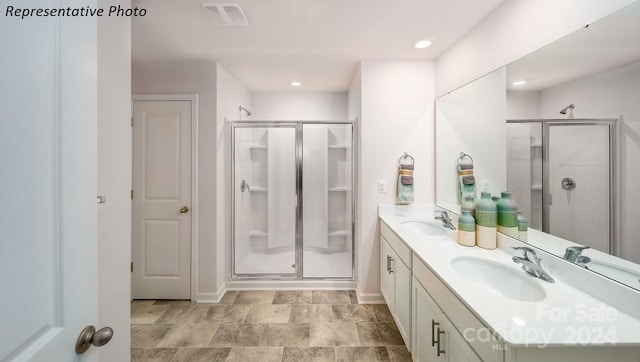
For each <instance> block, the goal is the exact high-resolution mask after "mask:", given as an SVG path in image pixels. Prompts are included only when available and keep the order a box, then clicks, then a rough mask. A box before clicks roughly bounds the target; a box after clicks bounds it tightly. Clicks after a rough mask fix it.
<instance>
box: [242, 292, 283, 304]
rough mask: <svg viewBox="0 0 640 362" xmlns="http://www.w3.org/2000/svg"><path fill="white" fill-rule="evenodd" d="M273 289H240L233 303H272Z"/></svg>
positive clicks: (274, 293)
mask: <svg viewBox="0 0 640 362" xmlns="http://www.w3.org/2000/svg"><path fill="white" fill-rule="evenodd" d="M275 295H276V292H275V291H260V290H242V291H240V292H238V296H237V297H236V299H235V300H234V301H233V304H273V298H274V297H275Z"/></svg>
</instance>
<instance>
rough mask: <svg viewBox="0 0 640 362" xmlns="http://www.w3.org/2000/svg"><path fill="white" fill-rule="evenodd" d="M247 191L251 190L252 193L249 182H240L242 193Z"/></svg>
mask: <svg viewBox="0 0 640 362" xmlns="http://www.w3.org/2000/svg"><path fill="white" fill-rule="evenodd" d="M245 190H249V191H251V189H250V188H249V184H248V183H247V181H245V180H242V181H241V182H240V191H242V192H245Z"/></svg>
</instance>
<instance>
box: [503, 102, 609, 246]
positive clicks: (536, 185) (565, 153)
mask: <svg viewBox="0 0 640 362" xmlns="http://www.w3.org/2000/svg"><path fill="white" fill-rule="evenodd" d="M571 106H573V104H571V105H569V106H568V107H566V108H565V109H563V111H566V110H569V109H572V107H571ZM615 124H616V120H615V119H571V120H566V119H532V120H508V121H507V154H508V157H507V189H508V190H509V191H511V193H512V196H513V197H514V199H515V200H516V202H517V203H518V206H519V208H520V209H521V210H522V211H523V215H524V216H525V217H527V219H528V220H529V225H530V226H531V227H532V228H533V229H538V230H541V231H544V232H547V233H550V234H552V235H555V236H559V237H561V238H564V239H568V240H572V241H574V242H577V243H579V244H582V245H584V246H588V247H591V248H592V249H595V250H599V251H602V252H605V253H615V251H616V250H615V247H614V243H615V240H614V236H615V235H614V232H613V229H614V222H613V221H614V220H613V213H612V210H614V209H615V193H614V189H615V179H614V176H615V172H614V171H615V158H614V152H613V150H614V149H615V147H616V146H615V141H616V139H615V136H614V135H615Z"/></svg>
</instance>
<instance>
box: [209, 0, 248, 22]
mask: <svg viewBox="0 0 640 362" xmlns="http://www.w3.org/2000/svg"><path fill="white" fill-rule="evenodd" d="M202 7H203V8H204V9H205V10H207V13H209V14H210V15H211V16H212V17H213V19H214V21H215V24H216V25H229V26H239V25H249V22H248V21H247V17H246V16H245V15H244V12H243V11H242V9H240V6H238V4H233V3H203V4H202Z"/></svg>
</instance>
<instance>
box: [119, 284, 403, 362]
mask: <svg viewBox="0 0 640 362" xmlns="http://www.w3.org/2000/svg"><path fill="white" fill-rule="evenodd" d="M131 343H132V346H131V347H132V348H131V360H132V362H141V361H145V362H152V361H153V362H161V361H170V362H182V361H190V362H192V361H193V362H196V361H207V362H208V361H239V362H251V361H259V362H271V361H278V362H280V361H282V362H285V361H286V362H294V361H295V362H299V361H300V362H301V361H318V362H320V361H341V362H342V361H345V362H346V361H366V362H374V361H398V362H404V361H407V362H410V361H411V355H410V354H409V352H408V351H407V348H406V347H405V345H404V342H403V340H402V337H401V336H400V333H399V332H398V329H397V327H396V325H395V323H394V321H393V317H392V316H391V314H390V313H389V309H388V308H387V306H386V305H374V304H370V305H366V304H357V301H356V298H355V293H354V292H350V291H324V290H323V291H315V290H314V291H241V292H227V294H225V296H224V298H222V300H221V302H220V303H219V304H195V303H192V302H189V301H153V300H139V301H138V300H137V301H134V302H133V303H132V304H131Z"/></svg>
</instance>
